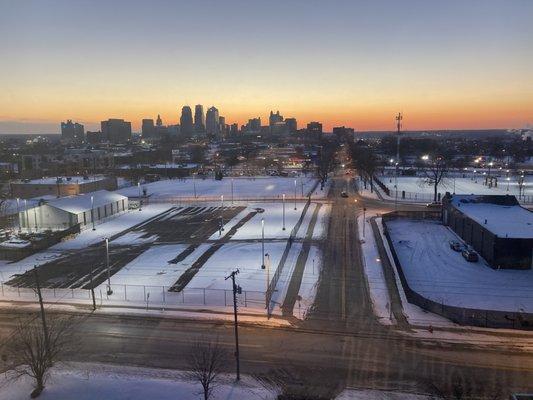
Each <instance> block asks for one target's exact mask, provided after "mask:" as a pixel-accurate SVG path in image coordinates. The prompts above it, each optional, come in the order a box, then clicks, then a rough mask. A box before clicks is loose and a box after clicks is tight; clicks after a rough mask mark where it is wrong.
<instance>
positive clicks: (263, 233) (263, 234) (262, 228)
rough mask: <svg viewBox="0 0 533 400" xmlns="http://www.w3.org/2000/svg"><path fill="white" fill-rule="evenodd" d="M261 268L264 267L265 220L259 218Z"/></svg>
mask: <svg viewBox="0 0 533 400" xmlns="http://www.w3.org/2000/svg"><path fill="white" fill-rule="evenodd" d="M261 269H265V220H264V218H261Z"/></svg>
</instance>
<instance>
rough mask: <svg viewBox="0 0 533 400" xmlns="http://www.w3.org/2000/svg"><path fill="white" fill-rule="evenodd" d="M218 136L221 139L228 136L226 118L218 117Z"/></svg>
mask: <svg viewBox="0 0 533 400" xmlns="http://www.w3.org/2000/svg"><path fill="white" fill-rule="evenodd" d="M218 134H219V136H221V137H226V136H228V130H227V129H226V117H218Z"/></svg>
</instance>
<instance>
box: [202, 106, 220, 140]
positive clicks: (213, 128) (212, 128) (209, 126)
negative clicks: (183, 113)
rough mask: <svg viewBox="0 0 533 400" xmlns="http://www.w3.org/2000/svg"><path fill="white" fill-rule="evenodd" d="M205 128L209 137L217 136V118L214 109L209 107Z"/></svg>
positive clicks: (216, 111)
mask: <svg viewBox="0 0 533 400" xmlns="http://www.w3.org/2000/svg"><path fill="white" fill-rule="evenodd" d="M205 128H206V131H207V134H208V135H209V136H218V134H219V116H218V110H217V108H216V107H214V106H213V107H210V108H209V109H208V110H207V114H206V117H205Z"/></svg>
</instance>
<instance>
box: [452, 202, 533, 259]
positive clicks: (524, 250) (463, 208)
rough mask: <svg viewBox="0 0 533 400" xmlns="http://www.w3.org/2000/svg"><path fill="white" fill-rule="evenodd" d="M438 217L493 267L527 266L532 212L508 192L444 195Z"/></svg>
mask: <svg viewBox="0 0 533 400" xmlns="http://www.w3.org/2000/svg"><path fill="white" fill-rule="evenodd" d="M442 203H443V212H442V218H443V222H444V224H445V225H448V226H449V227H450V228H451V229H452V230H453V231H455V233H457V234H458V235H459V236H460V237H461V238H462V239H463V240H464V241H465V242H466V243H468V244H469V245H470V246H472V247H473V248H474V249H475V250H476V251H477V252H478V253H479V254H480V255H481V256H482V257H483V258H484V259H485V260H486V261H487V262H488V263H489V264H490V265H491V266H492V267H493V268H507V269H530V268H532V253H533V213H532V212H531V211H529V210H527V209H525V208H523V207H521V206H520V205H519V204H518V201H517V200H516V197H514V196H508V195H501V196H500V195H495V196H483V195H453V196H451V195H449V194H447V195H446V196H444V198H443V200H442Z"/></svg>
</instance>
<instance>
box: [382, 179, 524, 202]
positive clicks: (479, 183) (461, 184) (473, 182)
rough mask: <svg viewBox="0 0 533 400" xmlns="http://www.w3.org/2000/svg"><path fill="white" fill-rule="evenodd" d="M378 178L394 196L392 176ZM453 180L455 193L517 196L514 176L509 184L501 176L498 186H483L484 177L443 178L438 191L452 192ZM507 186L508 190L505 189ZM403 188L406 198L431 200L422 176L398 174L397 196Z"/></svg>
mask: <svg viewBox="0 0 533 400" xmlns="http://www.w3.org/2000/svg"><path fill="white" fill-rule="evenodd" d="M379 179H380V180H381V181H382V182H383V183H384V184H385V185H386V186H387V187H388V188H389V189H390V191H391V192H390V196H391V197H392V198H394V197H395V191H394V184H395V178H394V176H380V177H379ZM454 181H455V193H457V194H500V195H502V194H503V195H505V194H510V195H514V196H518V182H517V180H516V177H511V178H510V180H509V185H507V181H506V180H505V176H503V177H501V178H500V179H499V181H498V187H497V188H496V187H492V188H489V187H488V186H485V185H484V184H483V183H484V178H483V177H481V176H479V177H477V178H476V179H471V178H468V177H467V178H461V177H457V178H455V179H453V178H445V179H444V180H443V182H441V184H440V185H439V187H438V192H439V193H441V195H444V194H445V193H446V192H450V193H453V192H454ZM507 188H509V191H507ZM403 190H405V192H406V199H414V195H415V194H417V195H418V196H417V197H418V199H420V200H421V201H427V200H431V199H432V196H433V186H432V185H428V184H427V183H426V182H425V181H424V179H423V178H422V177H415V176H413V177H410V176H400V177H398V192H399V193H398V197H399V198H401V192H402V191H403ZM523 190H524V192H523V194H525V195H526V196H532V195H533V176H529V175H527V176H526V177H525V181H524V188H523Z"/></svg>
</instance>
